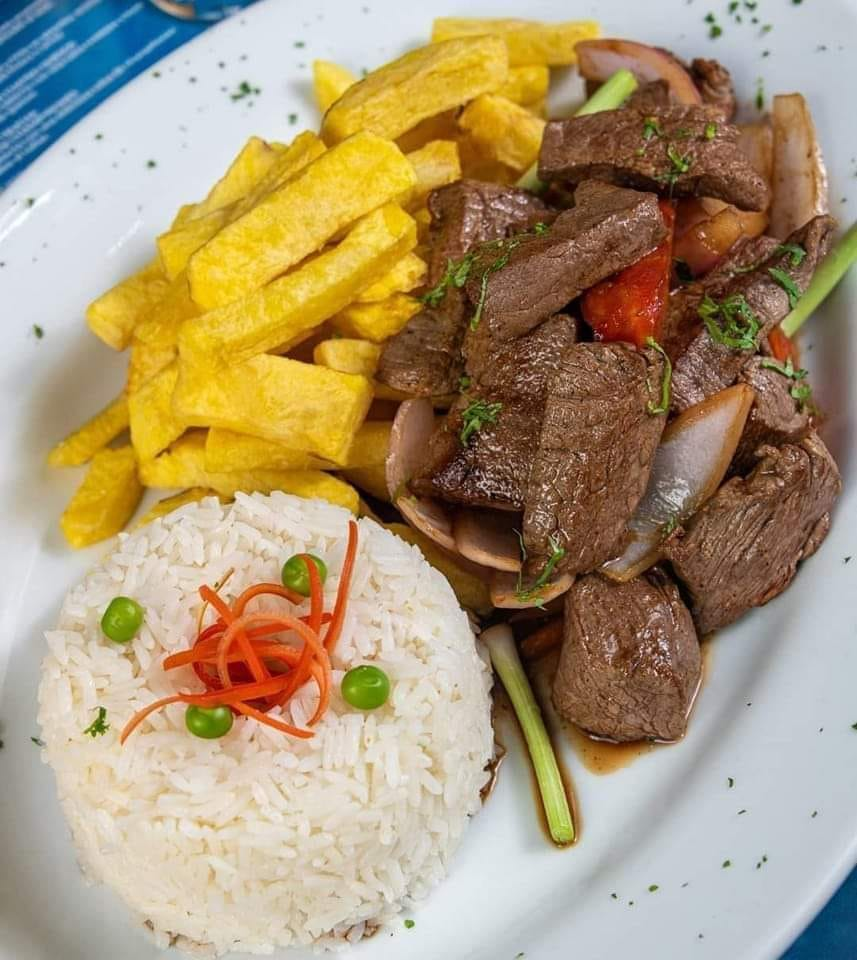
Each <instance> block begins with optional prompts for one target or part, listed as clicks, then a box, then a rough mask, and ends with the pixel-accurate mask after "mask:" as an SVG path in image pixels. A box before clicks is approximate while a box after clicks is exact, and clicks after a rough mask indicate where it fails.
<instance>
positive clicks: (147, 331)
mask: <svg viewBox="0 0 857 960" xmlns="http://www.w3.org/2000/svg"><path fill="white" fill-rule="evenodd" d="M198 314H199V308H198V307H197V305H196V304H195V303H194V302H193V300H191V298H190V290H189V289H188V285H187V275H186V274H185V273H184V272H182V273H180V274H179V275H178V276H177V277H176V278H175V279H174V280H173V281H172V283H171V284H170V285H169V287H168V288H167V290H166V292H165V293H164V295H163V297H161V299H160V300H159V301H158V302H157V303H156V304H155V305H154V306H153V307H152V309H151V310H150V311H149V313H148V314H147V315H146V318H145V319H144V320H143V321H142V322H141V323H139V324H138V325H137V327H136V329H135V330H134V341H135V342H140V343H145V344H146V345H147V346H148V347H151V348H153V349H155V348H161V349H164V348H166V347H175V346H176V344H177V343H178V337H179V327H181V325H182V323H184V321H185V320H188V319H189V318H190V317H195V316H197V315H198Z"/></svg>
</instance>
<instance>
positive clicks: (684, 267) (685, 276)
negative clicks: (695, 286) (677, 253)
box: [673, 257, 693, 283]
mask: <svg viewBox="0 0 857 960" xmlns="http://www.w3.org/2000/svg"><path fill="white" fill-rule="evenodd" d="M673 267H674V268H675V275H676V277H678V281H679V283H692V282H693V273H692V272H691V269H690V264H689V263H688V262H687V260H682V258H681V257H676V258H675V259H674V260H673Z"/></svg>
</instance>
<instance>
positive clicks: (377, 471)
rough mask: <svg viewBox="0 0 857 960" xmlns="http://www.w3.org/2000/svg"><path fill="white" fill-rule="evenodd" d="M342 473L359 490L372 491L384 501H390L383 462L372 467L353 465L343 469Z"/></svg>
mask: <svg viewBox="0 0 857 960" xmlns="http://www.w3.org/2000/svg"><path fill="white" fill-rule="evenodd" d="M342 475H343V476H344V477H345V479H346V480H348V482H349V483H353V484H354V486H355V487H357V489H358V490H362V491H363V492H364V493H371V494H372V496H373V497H375V498H376V499H377V500H382V501H383V502H384V503H389V502H390V494H389V493H388V492H387V474H386V471H385V469H384V464H383V463H378V464H375V465H374V466H371V467H352V468H350V469H348V470H343V471H342Z"/></svg>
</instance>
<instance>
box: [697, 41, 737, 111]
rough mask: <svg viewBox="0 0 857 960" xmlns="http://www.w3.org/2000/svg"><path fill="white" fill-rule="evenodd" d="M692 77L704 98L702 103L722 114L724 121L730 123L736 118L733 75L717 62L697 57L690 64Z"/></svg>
mask: <svg viewBox="0 0 857 960" xmlns="http://www.w3.org/2000/svg"><path fill="white" fill-rule="evenodd" d="M690 75H691V77H692V78H693V82H694V83H695V84H696V88H697V90H699V93H700V95H701V96H702V102H703V103H705V104H707V105H708V106H710V107H713V108H714V109H716V110H717V111H718V112H719V113H720V117H721V119H722V120H724V121H726V122H729V121H731V120H732V118H733V117H734V116H735V107H736V105H737V101H736V99H735V87H734V86H733V85H732V74H731V73H729V71H728V70H727V69H726V67H724V66H723V64H722V63H718V62H717V60H708V59H706V58H705V57H696V58H695V59H694V60H691V62H690Z"/></svg>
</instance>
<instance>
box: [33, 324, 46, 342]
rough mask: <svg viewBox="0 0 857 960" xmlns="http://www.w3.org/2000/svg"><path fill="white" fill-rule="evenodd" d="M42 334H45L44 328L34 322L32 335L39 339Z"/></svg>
mask: <svg viewBox="0 0 857 960" xmlns="http://www.w3.org/2000/svg"><path fill="white" fill-rule="evenodd" d="M44 335H45V331H44V329H43V328H42V327H40V326H39V325H38V324H37V323H34V324H33V336H34V337H35V338H36V339H37V340H41V339H42V337H43V336H44Z"/></svg>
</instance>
